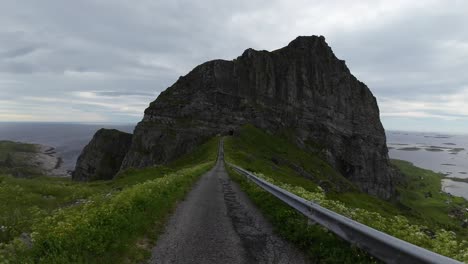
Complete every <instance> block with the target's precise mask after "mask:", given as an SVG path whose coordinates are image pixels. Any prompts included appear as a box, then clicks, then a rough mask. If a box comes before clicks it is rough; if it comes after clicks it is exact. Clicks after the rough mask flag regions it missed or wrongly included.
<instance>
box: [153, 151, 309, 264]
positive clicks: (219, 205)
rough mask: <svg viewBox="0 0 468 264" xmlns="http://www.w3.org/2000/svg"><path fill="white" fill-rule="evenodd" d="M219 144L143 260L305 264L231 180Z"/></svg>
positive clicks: (156, 261)
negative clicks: (211, 163)
mask: <svg viewBox="0 0 468 264" xmlns="http://www.w3.org/2000/svg"><path fill="white" fill-rule="evenodd" d="M223 160H224V158H223V152H222V144H221V146H220V154H219V159H218V162H217V163H216V165H215V167H214V168H213V169H211V170H210V171H209V172H207V173H206V174H205V175H203V176H202V177H201V179H200V180H199V181H198V183H197V184H196V185H195V186H194V188H193V189H192V191H191V192H190V193H189V194H188V195H187V197H186V199H185V201H183V202H181V203H180V204H179V205H178V207H177V209H176V211H175V213H174V214H173V215H172V217H171V218H170V219H169V222H168V224H167V226H166V228H165V231H164V233H163V234H162V235H161V237H160V238H159V240H158V243H157V245H156V247H155V248H154V249H153V252H152V258H151V260H150V262H149V263H203V264H208V263H223V264H231V263H233V264H234V263H308V260H307V258H306V257H305V256H304V254H303V253H302V252H300V251H298V250H297V249H295V248H294V247H293V246H292V245H291V244H289V243H288V242H286V241H284V240H282V239H281V238H279V237H278V236H276V235H275V234H273V229H272V227H271V225H270V224H269V223H268V222H267V221H266V219H265V218H264V217H263V216H262V215H261V213H260V212H259V211H258V209H257V208H256V207H255V206H254V205H253V204H252V203H251V201H250V200H249V199H248V198H247V196H246V195H245V194H244V193H243V192H242V191H241V190H240V189H239V186H238V185H237V184H236V183H234V182H232V181H231V180H230V179H229V176H228V175H227V172H226V170H225V167H224V161H223Z"/></svg>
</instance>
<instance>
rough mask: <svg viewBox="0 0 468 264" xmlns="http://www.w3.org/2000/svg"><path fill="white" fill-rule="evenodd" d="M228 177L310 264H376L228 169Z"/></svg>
mask: <svg viewBox="0 0 468 264" xmlns="http://www.w3.org/2000/svg"><path fill="white" fill-rule="evenodd" d="M226 168H227V169H228V172H229V175H230V177H231V178H232V179H234V181H236V182H237V183H238V184H239V185H240V187H241V188H242V190H243V191H245V192H246V193H247V195H248V196H249V198H250V199H251V200H252V201H253V203H254V204H255V205H256V206H257V207H258V208H259V209H260V211H261V212H262V213H263V215H264V216H265V217H266V218H267V219H268V220H269V222H270V223H272V225H273V227H274V230H275V232H276V233H277V234H279V235H280V236H281V237H283V238H285V239H287V240H289V241H291V242H292V243H294V244H295V245H296V246H297V247H298V248H300V249H301V250H303V251H304V252H306V253H307V255H308V256H309V258H310V259H311V260H312V261H313V262H314V263H379V261H378V260H376V259H374V258H372V257H371V256H369V255H367V254H366V253H365V252H363V251H362V250H360V249H358V248H356V247H352V246H350V245H349V243H348V242H346V241H343V240H342V239H340V238H338V237H337V236H335V235H334V234H332V233H330V232H329V231H327V230H326V229H325V228H322V227H321V226H319V225H312V224H309V223H308V219H307V218H306V217H305V216H303V215H301V214H300V213H298V212H297V211H295V210H294V209H292V208H291V207H289V206H287V205H286V204H284V203H283V202H281V201H280V200H278V199H277V198H276V197H274V196H272V195H271V194H269V193H267V192H266V191H264V190H262V189H261V188H259V187H258V186H257V185H255V184H254V183H252V182H251V181H248V180H247V179H246V178H245V177H244V176H242V175H239V174H238V173H237V172H234V171H233V170H232V169H230V168H229V167H228V166H226Z"/></svg>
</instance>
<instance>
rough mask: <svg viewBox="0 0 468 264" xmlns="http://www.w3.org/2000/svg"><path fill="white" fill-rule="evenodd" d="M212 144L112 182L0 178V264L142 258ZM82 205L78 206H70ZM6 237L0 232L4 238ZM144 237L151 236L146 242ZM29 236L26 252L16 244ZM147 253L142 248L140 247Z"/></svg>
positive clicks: (207, 163) (206, 161) (206, 163)
mask: <svg viewBox="0 0 468 264" xmlns="http://www.w3.org/2000/svg"><path fill="white" fill-rule="evenodd" d="M218 141H219V138H213V139H212V140H210V141H208V142H206V143H205V144H203V145H201V146H200V147H199V148H198V149H196V150H195V151H193V152H192V153H190V154H187V155H185V156H183V157H181V158H180V159H179V160H177V161H174V162H173V163H171V164H168V165H167V166H156V167H151V168H146V169H142V170H135V169H131V170H128V171H125V172H123V173H121V174H120V175H118V177H117V178H116V179H115V180H112V181H98V182H91V183H75V182H72V181H70V180H69V179H57V178H50V177H44V176H43V177H34V178H31V179H18V178H13V177H11V176H8V175H2V176H0V199H1V201H6V202H5V203H3V202H2V203H1V204H0V226H4V227H6V229H5V228H2V231H0V234H1V235H2V236H1V238H2V241H0V242H3V243H2V244H0V263H3V262H2V257H3V260H5V258H6V259H9V260H10V263H134V262H138V261H142V259H144V258H145V257H148V248H145V247H142V246H140V243H141V241H143V240H148V241H147V242H146V243H150V244H151V243H154V241H155V239H156V238H157V235H156V234H157V232H158V231H159V230H161V228H162V226H163V223H164V222H165V219H166V218H167V216H168V215H169V214H170V212H171V210H172V209H173V207H174V206H175V204H176V202H177V201H178V200H180V199H182V198H183V197H184V195H185V193H186V192H187V191H188V190H189V189H190V188H191V186H192V184H193V182H194V181H196V179H197V178H198V177H199V176H200V175H201V174H203V172H205V171H207V170H208V169H209V168H211V167H212V166H213V164H214V161H215V160H216V156H217V147H218ZM77 201H81V203H77ZM5 230H6V231H5ZM148 232H154V234H150V235H147V233H148ZM21 233H28V234H31V235H32V237H33V240H34V244H33V247H32V249H28V248H26V247H25V245H24V243H22V242H21V240H20V239H19V238H18V237H19V235H20V234H21ZM147 246H149V245H147Z"/></svg>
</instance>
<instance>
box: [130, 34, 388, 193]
mask: <svg viewBox="0 0 468 264" xmlns="http://www.w3.org/2000/svg"><path fill="white" fill-rule="evenodd" d="M247 123H250V124H253V125H255V126H257V127H259V128H261V129H264V130H266V131H268V132H271V133H275V132H278V131H284V130H287V131H289V132H292V133H293V134H294V135H295V141H296V142H295V143H296V144H297V145H299V146H300V147H302V148H305V149H313V148H314V147H312V146H317V143H318V144H319V145H321V146H322V147H321V151H322V152H323V153H324V154H325V155H326V157H327V159H328V161H329V162H330V163H331V164H332V165H333V166H334V167H335V168H336V169H337V170H338V171H340V172H341V173H342V174H343V175H344V176H345V177H347V178H348V179H350V180H351V181H352V182H354V183H355V184H356V185H357V186H358V187H359V188H360V189H361V190H363V191H365V192H367V193H370V194H372V195H376V196H379V197H381V198H385V199H387V198H390V197H391V196H392V195H393V193H394V187H393V173H394V172H393V170H392V169H391V167H390V165H389V158H388V150H387V146H386V142H385V141H386V139H385V132H384V129H383V127H382V124H381V122H380V119H379V109H378V106H377V102H376V99H375V97H374V96H373V95H372V93H371V92H370V90H369V89H368V88H367V86H366V85H365V84H364V83H362V82H360V81H359V80H357V79H356V78H355V77H354V76H353V75H352V74H351V73H350V71H349V69H348V68H347V67H346V65H345V62H344V61H342V60H339V59H337V58H336V57H335V55H334V54H333V52H332V50H331V48H330V47H329V46H328V45H327V43H326V42H325V38H324V37H317V36H311V37H298V38H296V39H295V40H293V41H292V42H291V43H290V44H289V45H288V46H286V47H284V48H281V49H278V50H275V51H272V52H268V51H256V50H253V49H248V50H246V51H245V52H244V53H243V54H242V56H240V57H238V58H237V59H234V60H233V61H225V60H213V61H209V62H206V63H204V64H202V65H199V66H197V67H196V68H195V69H193V70H192V71H191V72H190V73H189V74H187V75H186V76H183V77H180V78H179V79H178V80H177V82H176V83H175V84H174V85H172V86H171V87H169V88H168V89H167V90H166V91H164V92H162V93H161V94H160V96H159V97H158V98H157V99H156V101H154V102H152V103H151V104H150V106H149V107H148V108H147V109H146V110H145V115H144V118H143V120H142V121H141V122H140V123H139V124H138V126H137V127H136V129H135V133H134V136H133V141H132V145H131V147H130V150H129V152H128V153H127V155H126V157H125V159H124V161H123V163H122V169H125V168H128V167H145V166H149V165H153V164H161V163H165V162H168V161H170V160H172V159H174V158H176V157H178V156H179V155H181V154H183V153H186V152H188V151H190V150H192V149H193V148H194V147H195V146H196V145H197V144H200V143H201V142H203V141H205V140H206V139H208V138H210V137H212V136H214V135H216V134H229V133H231V134H232V133H233V132H234V131H236V129H237V128H239V126H241V125H243V124H247ZM310 142H315V144H309V143H310Z"/></svg>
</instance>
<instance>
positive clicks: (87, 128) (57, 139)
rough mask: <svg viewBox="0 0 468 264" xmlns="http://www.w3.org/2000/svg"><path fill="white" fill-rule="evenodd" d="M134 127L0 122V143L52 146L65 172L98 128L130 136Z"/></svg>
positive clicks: (72, 167) (73, 165)
mask: <svg viewBox="0 0 468 264" xmlns="http://www.w3.org/2000/svg"><path fill="white" fill-rule="evenodd" d="M134 127H135V125H130V124H128V125H116V124H73V123H5V122H0V140H12V141H20V142H26V143H34V144H41V145H47V146H51V147H54V148H55V150H56V151H57V154H58V156H60V157H62V159H63V162H64V163H63V165H64V167H65V169H67V170H73V169H74V167H75V164H76V160H77V158H78V156H79V155H80V153H81V150H82V149H83V148H84V147H85V146H86V144H88V142H89V141H90V140H91V138H92V137H93V135H94V133H95V132H96V131H97V130H99V129H100V128H114V129H118V130H121V131H124V132H129V133H132V132H133V129H134Z"/></svg>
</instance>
